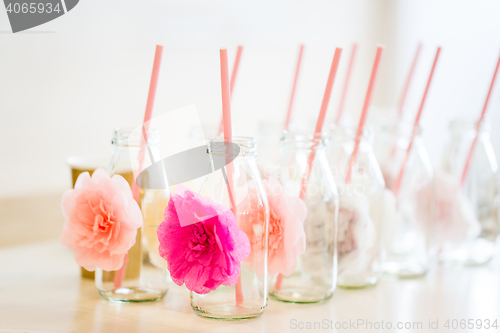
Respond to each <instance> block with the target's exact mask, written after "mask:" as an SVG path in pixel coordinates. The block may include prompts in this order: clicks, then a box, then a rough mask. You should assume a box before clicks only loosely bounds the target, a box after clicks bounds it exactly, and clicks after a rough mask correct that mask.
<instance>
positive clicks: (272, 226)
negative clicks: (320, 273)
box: [238, 177, 307, 279]
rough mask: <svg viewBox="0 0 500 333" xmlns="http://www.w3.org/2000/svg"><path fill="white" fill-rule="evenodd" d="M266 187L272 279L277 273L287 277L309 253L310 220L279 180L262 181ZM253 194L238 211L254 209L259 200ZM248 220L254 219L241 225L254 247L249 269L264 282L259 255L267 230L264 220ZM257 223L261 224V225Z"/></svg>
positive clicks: (250, 193) (302, 206) (261, 211)
mask: <svg viewBox="0 0 500 333" xmlns="http://www.w3.org/2000/svg"><path fill="white" fill-rule="evenodd" d="M263 183H264V187H265V189H266V193H267V200H268V202H269V208H270V216H269V261H268V272H269V276H273V275H275V274H277V273H281V274H283V275H286V276H288V275H290V274H292V273H293V271H294V270H295V267H296V265H297V257H298V256H299V255H301V254H302V253H304V252H305V249H306V234H305V231H304V221H305V219H306V216H307V207H306V204H305V203H304V201H302V200H301V199H299V198H296V197H292V196H289V195H287V194H285V191H284V189H283V187H282V186H281V184H280V182H279V181H278V180H277V179H275V178H273V177H270V178H269V179H265V180H263ZM252 193H253V192H252V191H251V189H250V190H249V195H248V199H247V200H246V201H243V202H242V203H240V204H239V205H238V210H240V206H245V205H246V206H255V204H253V203H252V201H256V196H255V195H252ZM242 210H244V208H243V209H242ZM259 213H260V214H261V215H263V214H264V210H263V209H260V210H259ZM247 219H252V221H246V222H245V221H244V217H242V221H241V222H242V223H241V226H242V228H243V230H244V231H245V232H246V234H247V235H248V236H249V238H250V244H251V246H252V252H251V253H250V257H249V258H248V260H247V261H248V265H251V267H249V268H250V269H252V270H254V271H255V272H256V273H257V276H258V277H259V278H260V279H262V278H263V277H264V272H263V270H262V267H263V265H262V263H261V262H260V261H261V256H259V253H260V251H262V250H263V248H264V245H265V228H264V225H263V223H264V221H265V219H264V217H263V216H261V217H260V218H259V219H255V218H254V217H252V216H247ZM255 222H260V224H257V223H255ZM254 255H255V256H254Z"/></svg>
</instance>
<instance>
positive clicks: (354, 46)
mask: <svg viewBox="0 0 500 333" xmlns="http://www.w3.org/2000/svg"><path fill="white" fill-rule="evenodd" d="M357 48H358V44H356V43H354V44H352V51H351V58H349V64H348V65H347V73H346V76H345V81H344V88H343V89H342V95H341V97H340V103H339V109H338V111H337V116H336V118H335V124H336V125H338V124H339V123H340V119H341V118H342V113H343V112H344V104H345V98H346V96H347V88H348V87H349V79H350V78H351V72H352V66H353V64H354V58H355V57H356V50H357Z"/></svg>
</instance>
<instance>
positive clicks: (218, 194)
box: [191, 137, 269, 320]
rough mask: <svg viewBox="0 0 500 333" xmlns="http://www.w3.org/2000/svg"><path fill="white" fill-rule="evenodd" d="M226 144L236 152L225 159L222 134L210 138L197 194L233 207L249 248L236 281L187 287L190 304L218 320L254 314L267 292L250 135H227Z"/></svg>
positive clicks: (264, 228) (263, 207)
mask: <svg viewBox="0 0 500 333" xmlns="http://www.w3.org/2000/svg"><path fill="white" fill-rule="evenodd" d="M232 144H234V145H237V146H238V147H239V154H238V155H237V157H236V158H235V159H234V160H233V161H232V162H231V163H229V164H227V165H225V164H226V163H224V161H223V160H224V159H225V149H226V144H225V143H224V139H223V138H221V137H215V138H212V139H211V140H210V143H209V150H208V153H209V154H210V158H211V161H212V171H213V172H212V173H211V174H209V175H208V176H207V177H206V178H205V180H204V181H203V183H202V186H201V189H200V191H199V194H200V195H201V196H203V197H206V198H210V199H211V200H213V201H215V202H216V203H218V204H221V205H223V206H224V207H227V209H228V210H229V209H230V210H231V211H232V212H233V213H235V214H234V215H235V216H236V221H237V227H238V228H239V229H240V230H242V231H243V232H244V234H245V235H246V237H247V238H248V241H249V244H250V252H249V255H248V257H246V259H245V260H243V261H242V262H241V263H240V264H239V265H240V267H239V276H238V280H237V282H236V284H233V285H224V284H222V285H220V286H218V287H216V289H214V290H211V291H209V292H207V293H204V294H201V293H196V292H194V291H191V307H192V308H193V310H194V311H195V312H196V314H198V315H199V316H201V317H207V318H215V319H224V320H235V319H247V318H254V317H258V316H260V315H261V314H262V313H263V312H264V309H265V308H266V306H267V295H268V274H267V260H268V235H269V230H268V228H269V205H268V202H267V197H266V193H265V190H264V188H263V184H262V179H261V177H260V173H259V170H258V168H257V163H256V144H255V139H253V138H249V137H233V139H232ZM231 149H232V148H231ZM233 153H234V152H233ZM221 159H222V163H221ZM224 165H225V166H224ZM221 166H223V167H221ZM226 180H227V182H226ZM228 188H230V189H231V190H230V191H228ZM241 243H244V242H243V241H239V242H238V244H239V245H240V246H241ZM238 251H239V250H238ZM230 284H232V283H230Z"/></svg>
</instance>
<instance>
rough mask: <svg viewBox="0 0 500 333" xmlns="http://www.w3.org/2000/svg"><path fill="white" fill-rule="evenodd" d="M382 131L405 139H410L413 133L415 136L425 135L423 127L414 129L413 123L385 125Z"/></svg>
mask: <svg viewBox="0 0 500 333" xmlns="http://www.w3.org/2000/svg"><path fill="white" fill-rule="evenodd" d="M381 130H382V131H383V132H386V133H389V134H391V135H393V136H395V137H398V138H405V139H409V138H410V137H411V136H412V134H413V133H414V134H415V136H421V135H422V133H423V130H422V126H421V125H420V124H418V125H417V126H415V127H414V124H413V123H410V122H407V121H400V122H398V123H394V124H387V125H383V126H382V128H381Z"/></svg>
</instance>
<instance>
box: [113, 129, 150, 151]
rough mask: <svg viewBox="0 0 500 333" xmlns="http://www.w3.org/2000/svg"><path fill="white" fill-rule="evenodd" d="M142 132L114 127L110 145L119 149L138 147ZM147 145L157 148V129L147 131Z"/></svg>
mask: <svg viewBox="0 0 500 333" xmlns="http://www.w3.org/2000/svg"><path fill="white" fill-rule="evenodd" d="M141 139H142V132H141V133H139V131H137V130H136V128H132V127H116V128H115V129H114V130H113V138H112V139H111V144H112V145H116V146H120V147H140V145H141ZM148 144H149V145H154V146H158V145H159V144H160V131H159V130H157V129H149V131H148Z"/></svg>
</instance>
